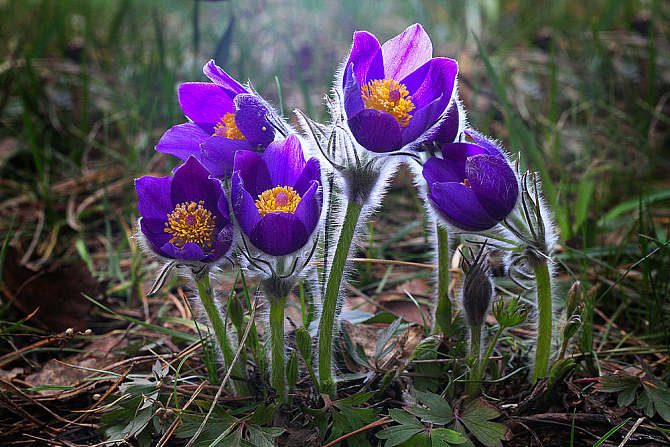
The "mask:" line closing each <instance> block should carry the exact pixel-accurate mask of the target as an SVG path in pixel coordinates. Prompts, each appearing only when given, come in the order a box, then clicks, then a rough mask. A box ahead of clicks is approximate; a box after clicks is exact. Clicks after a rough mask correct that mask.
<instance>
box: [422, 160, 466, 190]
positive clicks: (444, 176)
mask: <svg viewBox="0 0 670 447" xmlns="http://www.w3.org/2000/svg"><path fill="white" fill-rule="evenodd" d="M422 174H423V178H424V179H426V183H428V186H430V185H432V184H433V183H445V182H456V183H460V182H462V181H463V179H464V176H463V175H461V174H460V172H459V171H458V170H457V169H454V165H453V163H449V162H448V161H446V160H442V159H441V158H437V157H431V158H430V159H428V161H427V162H426V163H424V165H423V171H422Z"/></svg>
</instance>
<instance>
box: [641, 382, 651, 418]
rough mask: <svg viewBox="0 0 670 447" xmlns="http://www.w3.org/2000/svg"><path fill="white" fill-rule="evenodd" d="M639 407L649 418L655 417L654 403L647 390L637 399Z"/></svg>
mask: <svg viewBox="0 0 670 447" xmlns="http://www.w3.org/2000/svg"><path fill="white" fill-rule="evenodd" d="M637 406H638V407H640V408H641V409H642V410H644V414H646V415H647V417H650V418H651V417H654V402H653V401H652V400H651V399H650V398H649V394H647V389H646V388H645V389H644V390H642V392H641V393H640V397H638V398H637Z"/></svg>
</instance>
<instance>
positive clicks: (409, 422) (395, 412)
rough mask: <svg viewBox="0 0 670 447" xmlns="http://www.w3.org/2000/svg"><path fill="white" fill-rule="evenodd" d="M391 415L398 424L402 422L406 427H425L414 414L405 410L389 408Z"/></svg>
mask: <svg viewBox="0 0 670 447" xmlns="http://www.w3.org/2000/svg"><path fill="white" fill-rule="evenodd" d="M389 416H391V419H393V420H394V421H396V422H397V423H398V424H402V425H404V426H406V427H416V428H423V425H422V424H421V422H419V421H418V420H417V419H416V418H415V417H414V416H412V415H411V414H408V413H407V412H406V411H404V410H399V409H391V410H389Z"/></svg>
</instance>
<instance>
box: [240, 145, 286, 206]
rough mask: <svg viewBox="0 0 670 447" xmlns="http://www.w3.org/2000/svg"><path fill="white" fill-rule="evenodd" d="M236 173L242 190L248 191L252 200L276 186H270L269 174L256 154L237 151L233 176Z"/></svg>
mask: <svg viewBox="0 0 670 447" xmlns="http://www.w3.org/2000/svg"><path fill="white" fill-rule="evenodd" d="M237 171H239V172H240V178H241V179H242V183H243V184H244V189H246V190H247V191H249V194H251V196H252V197H254V199H255V198H256V197H258V196H259V195H260V194H262V193H263V192H264V191H267V190H268V189H270V188H272V187H274V186H276V185H273V184H272V180H271V179H270V172H268V168H267V166H266V165H265V162H264V161H263V158H261V156H260V155H259V154H257V153H256V152H251V151H238V152H237V153H236V154H235V162H234V164H233V174H234V173H235V172H237Z"/></svg>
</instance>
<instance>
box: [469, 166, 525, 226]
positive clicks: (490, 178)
mask: <svg viewBox="0 0 670 447" xmlns="http://www.w3.org/2000/svg"><path fill="white" fill-rule="evenodd" d="M465 173H466V175H467V178H468V181H469V182H470V186H471V187H472V190H473V191H474V192H475V194H476V195H477V199H478V200H479V203H481V205H482V206H483V207H484V209H485V210H486V211H487V212H488V213H489V214H490V215H491V216H492V217H493V218H494V219H496V220H499V221H500V220H503V219H504V218H505V217H507V215H508V214H509V213H510V212H511V211H512V209H514V206H515V205H516V201H517V197H518V195H519V186H518V184H517V179H516V175H514V171H513V170H512V168H510V166H509V165H508V164H507V161H505V160H503V159H501V158H499V157H497V156H495V155H475V156H474V157H470V158H469V159H468V162H467V163H466V167H465Z"/></svg>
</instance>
